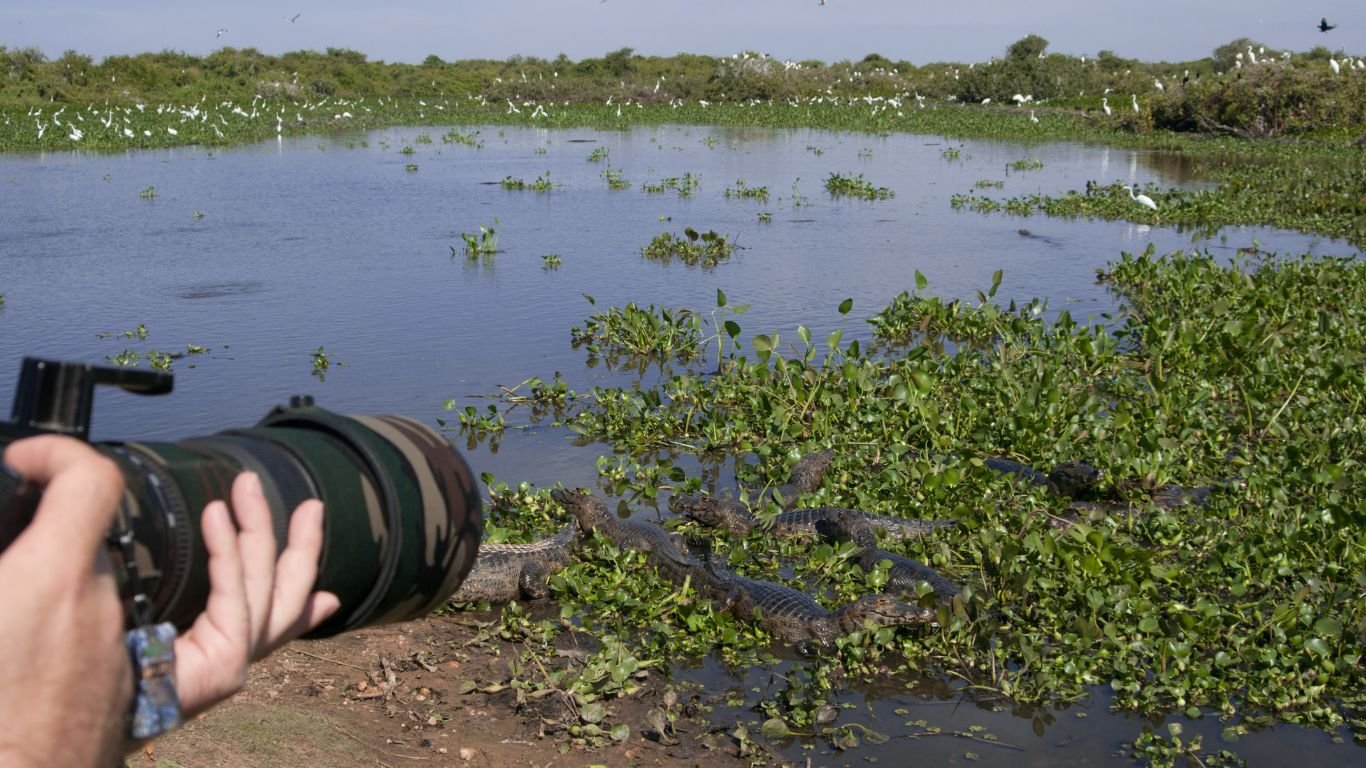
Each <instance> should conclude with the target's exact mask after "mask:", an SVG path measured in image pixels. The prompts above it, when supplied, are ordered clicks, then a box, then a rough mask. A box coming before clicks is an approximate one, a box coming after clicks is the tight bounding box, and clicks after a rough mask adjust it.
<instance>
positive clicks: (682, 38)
mask: <svg viewBox="0 0 1366 768" xmlns="http://www.w3.org/2000/svg"><path fill="white" fill-rule="evenodd" d="M295 14H299V16H298V19H297V20H296V21H294V22H291V21H289V19H288V17H290V16H294V15H295ZM1323 16H1326V17H1327V18H1328V20H1329V21H1330V22H1331V23H1335V24H1338V25H1339V27H1338V28H1337V29H1335V30H1333V31H1332V32H1329V33H1327V34H1321V33H1320V32H1319V31H1318V30H1317V29H1315V25H1316V24H1318V21H1319V18H1320V17H1323ZM219 29H226V30H227V31H226V32H224V33H223V35H222V36H221V37H218V36H216V31H217V30H219ZM1030 33H1034V34H1039V35H1042V36H1043V37H1045V38H1047V39H1048V40H1049V41H1050V43H1051V46H1050V48H1049V50H1050V51H1052V52H1062V53H1072V54H1078V55H1080V54H1088V55H1093V54H1095V53H1096V52H1098V51H1100V50H1107V49H1108V50H1112V51H1114V52H1115V53H1117V54H1119V55H1121V56H1126V57H1132V58H1138V59H1142V60H1145V61H1161V60H1167V61H1177V60H1187V59H1195V58H1200V57H1203V56H1207V55H1209V53H1210V52H1211V51H1212V50H1213V49H1214V48H1215V47H1216V46H1218V45H1220V44H1223V43H1226V42H1228V41H1230V40H1233V39H1235V38H1239V37H1249V38H1252V39H1254V40H1258V41H1261V42H1263V43H1265V44H1266V45H1267V46H1271V47H1276V48H1290V49H1292V50H1307V49H1309V48H1310V47H1312V46H1314V45H1326V46H1327V47H1329V48H1330V49H1332V50H1335V51H1336V50H1338V49H1340V48H1343V49H1346V50H1347V51H1349V52H1352V53H1355V54H1357V55H1363V54H1366V2H1361V0H1319V1H1318V2H1316V3H1301V2H1285V1H1284V0H1244V1H1243V2H1229V1H1228V0H1218V1H1217V2H1211V1H1207V0H1148V1H1147V2H1115V1H1114V0H1091V1H1090V2H1086V1H1084V0H1034V1H1032V2H1029V1H1019V0H1016V1H1012V2H1002V1H1000V0H998V1H996V2H987V1H986V0H958V2H952V3H946V2H934V3H930V2H914V1H912V0H826V5H824V6H821V5H819V4H818V0H687V1H684V0H635V1H634V2H633V1H631V0H445V2H440V1H438V0H417V1H415V2H414V1H407V0H392V1H388V2H378V1H377V0H369V1H368V2H356V0H330V1H324V0H284V2H283V3H281V2H276V1H272V2H265V1H263V0H226V1H225V0H219V1H218V2H214V3H203V2H195V1H194V0H179V1H173V0H117V1H110V0H100V1H99V2H95V1H93V0H41V2H34V1H33V0H0V45H5V46H9V47H11V48H19V47H29V46H33V47H37V48H39V49H41V50H42V51H43V52H44V53H45V54H47V55H48V56H49V57H56V56H60V55H61V53H62V52H63V51H65V50H67V49H75V50H77V51H79V52H81V53H85V54H89V55H91V56H94V57H96V58H97V59H98V58H102V57H104V56H107V55H110V54H120V53H142V52H146V51H160V50H166V49H171V50H179V51H184V52H186V53H190V54H194V55H203V54H206V53H209V52H211V51H213V50H216V49H218V48H221V47H223V46H226V45H231V46H234V47H238V48H245V47H255V48H258V49H260V50H262V51H264V52H266V53H274V54H278V53H284V52H286V51H293V50H302V49H314V50H322V49H325V48H328V47H336V48H351V49H354V50H357V51H361V52H362V53H365V54H366V55H367V56H368V57H369V58H370V59H372V60H376V59H382V60H384V61H406V62H418V61H421V60H422V59H424V58H426V57H427V56H428V55H429V54H436V55H437V56H440V57H441V58H443V59H446V60H448V61H450V60H455V59H466V58H495V59H505V58H507V57H509V56H512V55H518V54H519V55H523V56H537V57H541V58H554V57H555V56H556V55H558V54H560V53H564V54H566V55H567V56H569V57H570V58H571V59H574V60H578V59H582V58H585V57H589V56H601V55H602V54H604V53H606V52H608V51H612V50H616V49H618V48H621V47H623V46H629V47H631V48H634V49H635V50H636V52H637V53H641V54H655V55H664V56H668V55H672V54H675V53H702V54H711V55H725V54H731V53H734V52H737V51H740V50H746V49H748V50H757V51H762V52H765V53H769V54H772V55H774V56H777V57H779V58H784V59H808V58H809V59H820V60H823V61H826V62H831V61H838V60H841V59H860V58H862V57H863V56H865V55H866V54H869V53H880V54H882V55H884V56H886V57H887V58H890V59H893V60H901V59H905V60H909V61H911V62H913V63H915V64H925V63H928V62H931V61H946V60H952V61H977V60H985V59H987V58H989V57H991V56H999V55H1000V54H1001V53H1002V51H1004V50H1005V47H1006V46H1007V45H1009V44H1010V43H1011V42H1013V41H1015V40H1017V39H1019V38H1021V37H1023V36H1025V35H1027V34H1030Z"/></svg>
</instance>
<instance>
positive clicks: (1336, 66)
mask: <svg viewBox="0 0 1366 768" xmlns="http://www.w3.org/2000/svg"><path fill="white" fill-rule="evenodd" d="M1328 66H1330V67H1332V68H1333V74H1335V75H1336V74H1337V73H1338V72H1339V71H1340V70H1341V65H1340V64H1338V60H1337V59H1335V58H1333V57H1331V56H1330V57H1328Z"/></svg>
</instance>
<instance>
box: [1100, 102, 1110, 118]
mask: <svg viewBox="0 0 1366 768" xmlns="http://www.w3.org/2000/svg"><path fill="white" fill-rule="evenodd" d="M1100 108H1101V109H1103V110H1105V116H1106V117H1109V116H1110V100H1109V99H1108V98H1102V99H1101V100H1100Z"/></svg>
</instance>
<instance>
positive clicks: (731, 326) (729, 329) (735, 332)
mask: <svg viewBox="0 0 1366 768" xmlns="http://www.w3.org/2000/svg"><path fill="white" fill-rule="evenodd" d="M726 334H727V335H728V336H730V337H731V338H732V339H733V338H735V337H736V336H739V335H740V324H739V323H737V322H735V321H734V320H727V321H726Z"/></svg>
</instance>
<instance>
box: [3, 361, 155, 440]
mask: <svg viewBox="0 0 1366 768" xmlns="http://www.w3.org/2000/svg"><path fill="white" fill-rule="evenodd" d="M97 385H103V386H113V387H118V388H120V389H122V390H124V391H127V392H132V393H134V394H139V395H164V394H166V393H167V392H170V391H171V387H172V385H173V377H172V376H171V374H169V373H162V372H160V371H144V370H138V369H136V368H109V367H105V366H98V365H87V364H85V363H63V362H59V361H56V360H39V359H38V358H35V357H26V358H24V361H23V363H22V364H21V365H20V368H19V384H18V386H16V387H15V390H14V408H13V410H12V411H11V413H10V419H11V421H12V422H13V425H14V427H15V428H16V429H17V431H20V432H28V433H39V432H57V433H60V434H63V435H71V436H72V437H78V438H80V439H82V440H86V439H88V436H89V434H90V416H91V410H92V408H93V407H94V400H95V387H96V386H97Z"/></svg>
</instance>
